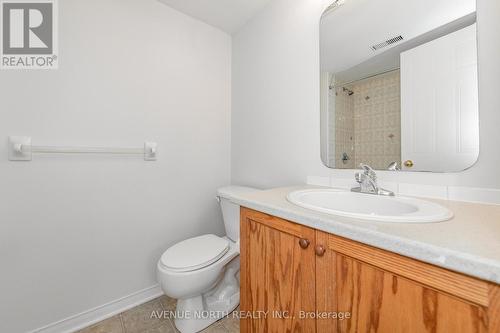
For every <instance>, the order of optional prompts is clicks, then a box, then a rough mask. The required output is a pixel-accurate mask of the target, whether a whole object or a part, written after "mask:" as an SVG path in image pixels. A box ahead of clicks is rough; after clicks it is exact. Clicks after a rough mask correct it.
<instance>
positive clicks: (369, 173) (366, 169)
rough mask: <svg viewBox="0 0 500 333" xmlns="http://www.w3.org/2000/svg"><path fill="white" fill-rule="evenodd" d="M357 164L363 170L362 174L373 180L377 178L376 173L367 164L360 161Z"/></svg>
mask: <svg viewBox="0 0 500 333" xmlns="http://www.w3.org/2000/svg"><path fill="white" fill-rule="evenodd" d="M359 166H360V167H361V168H362V169H363V170H364V174H365V175H366V176H368V177H370V178H371V179H373V180H376V179H377V173H376V172H375V170H373V168H372V167H371V166H369V165H368V164H364V163H360V164H359Z"/></svg>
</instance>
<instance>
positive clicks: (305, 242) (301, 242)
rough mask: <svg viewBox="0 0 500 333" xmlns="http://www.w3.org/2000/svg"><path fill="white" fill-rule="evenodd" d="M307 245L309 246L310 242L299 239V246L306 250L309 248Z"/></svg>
mask: <svg viewBox="0 0 500 333" xmlns="http://www.w3.org/2000/svg"><path fill="white" fill-rule="evenodd" d="M309 244H311V242H310V241H309V240H308V239H305V238H301V239H300V240H299V245H300V247H301V248H303V249H307V248H308V247H309Z"/></svg>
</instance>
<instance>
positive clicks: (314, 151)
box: [231, 0, 500, 188]
mask: <svg viewBox="0 0 500 333" xmlns="http://www.w3.org/2000/svg"><path fill="white" fill-rule="evenodd" d="M329 3H331V1H327V0H274V1H273V2H272V3H271V4H269V5H268V6H267V7H266V8H265V10H264V11H262V12H261V13H260V14H259V15H258V16H257V17H255V18H254V19H253V20H252V21H251V22H249V23H248V24H247V25H246V26H245V27H244V28H243V29H242V30H241V31H240V32H239V33H238V34H236V35H235V36H234V37H233V108H232V156H231V159H232V170H231V172H232V181H233V182H234V183H238V184H247V185H254V186H260V187H273V186H280V185H290V184H295V183H303V182H305V180H306V177H307V176H308V175H316V176H327V177H328V176H334V177H343V178H350V177H353V172H352V170H347V171H344V170H329V169H327V168H326V167H324V166H323V165H322V163H321V160H320V132H319V128H320V123H319V118H320V117H319V82H320V79H319V75H320V73H319V36H318V31H319V18H320V15H321V13H322V12H323V9H324V8H325V7H326V6H327V5H328V4H329ZM477 11H478V31H479V32H478V34H479V89H480V91H479V100H480V127H481V148H480V150H481V152H480V157H479V161H478V162H477V164H476V165H474V166H473V167H472V168H470V169H469V170H467V171H464V172H460V173H454V174H429V173H400V174H397V175H396V174H394V173H388V172H383V173H381V178H382V179H385V180H388V181H398V182H405V183H423V184H439V185H457V186H471V187H485V188H500V177H498V165H500V150H499V149H498V143H499V142H500V133H499V131H498V125H499V124H500V99H499V98H498V89H499V87H500V63H499V62H498V59H500V40H499V39H498V37H497V34H498V31H500V2H498V1H496V0H479V1H478V10H477Z"/></svg>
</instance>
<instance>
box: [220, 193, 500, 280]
mask: <svg viewBox="0 0 500 333" xmlns="http://www.w3.org/2000/svg"><path fill="white" fill-rule="evenodd" d="M305 188H320V187H317V186H296V187H286V188H276V189H271V190H264V191H257V192H252V193H238V192H234V193H231V192H230V191H228V192H225V193H222V194H221V196H222V197H225V198H227V199H229V200H231V201H233V202H235V203H237V204H239V205H241V206H244V207H247V208H250V209H254V210H257V211H261V212H263V213H267V214H270V215H273V216H277V217H280V218H283V219H286V220H289V221H292V222H296V223H299V224H302V225H306V226H309V227H312V228H315V229H318V230H322V231H325V232H329V233H332V234H335V235H338V236H342V237H346V238H348V239H352V240H355V241H359V242H362V243H365V244H368V245H372V246H375V247H378V248H381V249H384V250H388V251H391V252H395V253H398V254H401V255H404V256H407V257H410V258H414V259H418V260H421V261H424V262H427V263H430V264H434V265H437V266H440V267H444V268H447V269H450V270H453V271H457V272H460V273H464V274H467V275H470V276H474V277H477V278H480V279H484V280H487V281H491V282H495V283H500V205H486V204H478V203H468V202H456V201H446V200H435V199H425V200H428V201H433V202H436V203H439V204H441V205H443V206H446V207H448V209H450V210H451V211H453V213H454V217H453V218H452V219H451V220H449V221H446V222H440V223H424V224H414V223H413V224H405V223H397V224H396V223H383V222H373V221H362V220H358V219H352V218H345V217H337V216H333V215H328V214H324V213H319V212H315V211H312V210H309V209H305V208H301V207H298V206H296V205H294V204H291V203H289V202H288V201H287V199H286V196H287V194H288V193H290V192H292V191H295V190H299V189H305Z"/></svg>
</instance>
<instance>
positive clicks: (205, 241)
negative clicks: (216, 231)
mask: <svg viewBox="0 0 500 333" xmlns="http://www.w3.org/2000/svg"><path fill="white" fill-rule="evenodd" d="M228 250H229V241H228V240H227V239H224V238H221V237H218V236H215V235H203V236H199V237H194V238H190V239H186V240H185V241H182V242H180V243H177V244H175V245H174V246H172V247H170V248H169V249H168V250H167V251H165V253H164V254H163V255H162V256H161V259H160V260H161V263H162V264H163V265H164V266H165V267H166V268H168V269H171V270H175V271H181V272H188V271H194V270H197V269H200V268H203V267H206V266H208V265H210V264H212V263H214V262H216V261H217V260H219V259H220V258H221V257H222V256H224V254H226V252H227V251H228Z"/></svg>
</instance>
